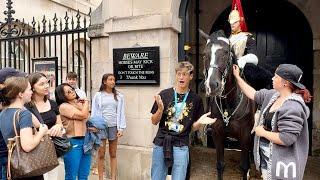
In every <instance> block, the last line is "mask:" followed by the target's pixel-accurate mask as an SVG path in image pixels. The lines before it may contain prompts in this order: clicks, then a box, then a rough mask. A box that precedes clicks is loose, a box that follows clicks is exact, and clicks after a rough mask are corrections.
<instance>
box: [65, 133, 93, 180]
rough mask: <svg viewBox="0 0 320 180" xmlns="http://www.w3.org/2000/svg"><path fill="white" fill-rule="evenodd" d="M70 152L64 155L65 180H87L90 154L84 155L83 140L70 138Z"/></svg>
mask: <svg viewBox="0 0 320 180" xmlns="http://www.w3.org/2000/svg"><path fill="white" fill-rule="evenodd" d="M70 142H71V144H72V150H71V151H69V152H68V153H67V154H65V155H64V157H63V160H64V166H65V180H76V179H77V177H78V179H79V180H87V179H88V176H89V173H90V165H91V154H84V151H83V142H84V138H81V139H75V138H71V139H70Z"/></svg>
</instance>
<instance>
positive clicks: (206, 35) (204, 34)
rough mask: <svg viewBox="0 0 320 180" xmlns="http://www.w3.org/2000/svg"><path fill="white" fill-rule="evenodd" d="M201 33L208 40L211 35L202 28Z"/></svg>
mask: <svg viewBox="0 0 320 180" xmlns="http://www.w3.org/2000/svg"><path fill="white" fill-rule="evenodd" d="M199 33H200V35H201V36H202V37H203V38H205V39H206V40H208V39H209V38H210V36H209V35H208V34H207V33H205V32H203V31H202V30H201V29H199Z"/></svg>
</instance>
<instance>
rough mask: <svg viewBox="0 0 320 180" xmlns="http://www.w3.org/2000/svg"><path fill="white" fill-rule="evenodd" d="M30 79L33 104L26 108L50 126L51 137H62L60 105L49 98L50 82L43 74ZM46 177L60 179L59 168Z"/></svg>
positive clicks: (33, 75) (32, 76) (37, 74)
mask: <svg viewBox="0 0 320 180" xmlns="http://www.w3.org/2000/svg"><path fill="white" fill-rule="evenodd" d="M28 79H29V82H30V85H31V89H32V91H33V93H32V97H31V102H29V103H27V104H26V108H27V109H28V110H29V111H31V112H32V113H33V114H34V115H35V116H36V117H37V118H38V119H39V120H40V121H42V123H44V124H46V125H47V126H48V128H49V134H50V136H59V137H60V136H62V134H63V132H64V129H63V125H62V122H61V118H60V113H59V109H58V105H57V103H56V102H55V101H53V100H51V99H49V98H48V95H49V80H48V79H47V77H46V75H44V74H43V73H34V74H30V75H29V76H28ZM35 123H36V124H37V123H39V122H35ZM44 177H45V179H49V177H50V179H51V180H54V179H58V167H57V168H55V169H53V170H52V171H50V172H48V173H46V174H45V175H44Z"/></svg>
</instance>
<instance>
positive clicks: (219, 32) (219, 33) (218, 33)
mask: <svg viewBox="0 0 320 180" xmlns="http://www.w3.org/2000/svg"><path fill="white" fill-rule="evenodd" d="M217 35H218V37H226V35H225V33H224V31H223V30H221V29H220V30H219V31H217Z"/></svg>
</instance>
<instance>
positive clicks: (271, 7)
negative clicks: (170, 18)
mask: <svg viewBox="0 0 320 180" xmlns="http://www.w3.org/2000/svg"><path fill="white" fill-rule="evenodd" d="M199 3H200V4H199ZM228 3H229V4H228ZM230 5H231V0H230V2H227V3H226V2H223V1H215V2H212V1H209V0H206V1H201V2H199V1H196V0H189V1H181V5H180V17H181V18H182V20H184V21H183V23H182V24H183V26H182V28H183V30H182V34H180V36H179V55H181V54H183V55H184V56H179V59H180V60H181V59H186V58H187V60H189V61H191V62H192V63H193V64H194V65H196V68H198V69H199V70H198V71H197V73H198V74H196V76H195V77H196V79H195V82H196V83H195V84H197V85H196V86H195V87H193V88H194V89H195V91H197V92H199V93H200V94H201V92H200V91H199V88H200V85H199V82H201V81H202V78H203V75H202V65H201V64H202V63H201V57H202V55H201V54H202V48H203V46H204V44H205V41H204V40H202V39H199V35H198V33H197V29H198V28H205V29H206V32H207V33H209V32H210V33H211V32H213V31H214V30H217V29H221V28H222V29H224V28H225V27H226V23H228V22H227V19H228V15H229V12H230ZM242 5H243V8H244V13H245V17H246V21H247V25H248V27H249V31H250V32H252V33H254V34H255V36H256V40H257V50H258V54H257V55H258V58H259V65H260V66H263V67H265V68H267V69H269V70H270V71H271V72H274V70H275V68H276V67H277V66H278V65H279V64H281V63H291V64H296V65H298V66H299V67H300V68H301V69H303V71H304V77H303V78H302V82H303V83H304V84H305V85H306V87H307V88H308V89H309V90H310V91H312V90H313V50H312V46H313V42H312V40H313V38H312V31H311V28H310V25H309V23H308V21H307V19H306V18H305V16H304V15H303V13H302V12H301V11H300V10H299V9H298V8H297V7H296V6H294V5H293V4H291V3H290V2H288V1H287V0H280V1H279V0H269V1H258V0H242ZM184 7H185V8H186V9H185V10H182V9H181V8H184ZM183 13H184V15H185V17H182V15H183ZM210 13H212V14H213V15H212V14H210ZM201 18H204V19H201ZM208 26H210V27H208ZM186 33H188V34H186ZM183 38H184V39H183ZM181 40H184V42H182V41H181ZM187 40H188V41H187ZM185 44H188V45H191V47H193V46H194V48H193V49H192V50H191V51H190V52H188V51H185V50H184V49H182V48H181V47H182V45H185ZM192 45H193V46H192ZM182 51H183V53H181V52H182ZM311 93H312V92H311ZM201 95H202V94H201ZM308 106H309V108H310V111H311V112H312V109H313V107H312V104H309V105H308ZM308 122H309V136H310V148H309V149H310V152H311V147H312V144H311V142H312V140H311V137H312V114H311V116H310V117H309V121H308Z"/></svg>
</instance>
